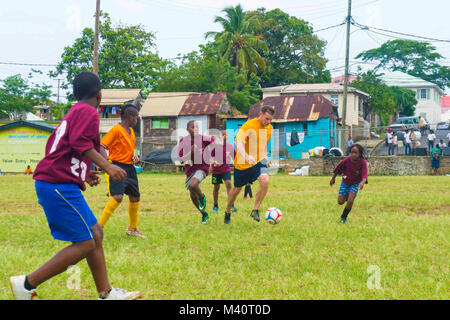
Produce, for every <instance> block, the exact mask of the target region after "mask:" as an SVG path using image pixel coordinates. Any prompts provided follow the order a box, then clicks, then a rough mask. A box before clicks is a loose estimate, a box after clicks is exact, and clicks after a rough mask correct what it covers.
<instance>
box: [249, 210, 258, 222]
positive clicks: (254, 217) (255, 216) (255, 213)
mask: <svg viewBox="0 0 450 320" xmlns="http://www.w3.org/2000/svg"><path fill="white" fill-rule="evenodd" d="M250 217H252V218H253V219H254V220H256V221H258V222H259V220H260V219H259V211H258V210H252V213H250Z"/></svg>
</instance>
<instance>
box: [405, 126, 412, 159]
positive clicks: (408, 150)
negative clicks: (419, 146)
mask: <svg viewBox="0 0 450 320" xmlns="http://www.w3.org/2000/svg"><path fill="white" fill-rule="evenodd" d="M405 155H406V156H410V155H411V131H410V130H409V129H406V133H405Z"/></svg>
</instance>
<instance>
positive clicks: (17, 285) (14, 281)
mask: <svg viewBox="0 0 450 320" xmlns="http://www.w3.org/2000/svg"><path fill="white" fill-rule="evenodd" d="M9 285H10V286H11V290H12V293H13V295H14V299H16V300H32V299H33V298H34V297H36V296H37V294H36V292H35V291H36V289H33V290H27V289H25V276H15V277H10V278H9Z"/></svg>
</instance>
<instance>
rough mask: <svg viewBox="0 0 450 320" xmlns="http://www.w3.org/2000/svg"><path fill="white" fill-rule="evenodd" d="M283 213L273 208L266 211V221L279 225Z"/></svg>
mask: <svg viewBox="0 0 450 320" xmlns="http://www.w3.org/2000/svg"><path fill="white" fill-rule="evenodd" d="M282 217H283V213H282V212H281V210H280V209H278V208H275V207H272V208H269V209H267V210H266V221H267V222H269V223H271V224H277V223H279V222H280V221H281V218H282Z"/></svg>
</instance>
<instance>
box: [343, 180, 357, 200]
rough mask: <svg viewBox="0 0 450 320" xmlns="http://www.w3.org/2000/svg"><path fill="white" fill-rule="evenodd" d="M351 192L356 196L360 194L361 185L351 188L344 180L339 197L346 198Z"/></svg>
mask: <svg viewBox="0 0 450 320" xmlns="http://www.w3.org/2000/svg"><path fill="white" fill-rule="evenodd" d="M350 191H351V192H353V193H354V194H355V195H356V194H358V191H359V183H357V184H354V185H351V186H349V185H348V184H345V182H344V180H342V182H341V186H340V187H339V195H340V196H346V195H348V193H349V192H350Z"/></svg>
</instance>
